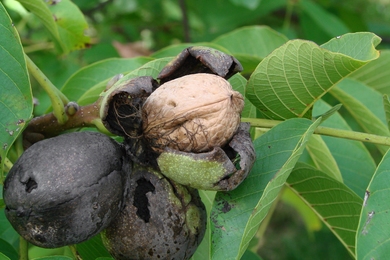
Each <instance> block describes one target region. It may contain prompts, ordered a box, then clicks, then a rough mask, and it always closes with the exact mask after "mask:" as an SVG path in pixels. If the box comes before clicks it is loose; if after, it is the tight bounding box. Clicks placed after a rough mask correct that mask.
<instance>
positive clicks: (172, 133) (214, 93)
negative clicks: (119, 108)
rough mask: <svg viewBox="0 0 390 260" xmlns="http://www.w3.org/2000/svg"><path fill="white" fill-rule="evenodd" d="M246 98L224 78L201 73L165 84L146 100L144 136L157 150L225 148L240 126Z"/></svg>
mask: <svg viewBox="0 0 390 260" xmlns="http://www.w3.org/2000/svg"><path fill="white" fill-rule="evenodd" d="M243 107H244V98H243V96H242V95H241V94H240V93H239V92H237V91H234V90H233V89H232V86H231V85H230V83H229V82H228V81H227V80H225V79H224V78H222V77H219V76H216V75H213V74H206V73H198V74H191V75H187V76H183V77H180V78H177V79H174V80H171V81H168V82H167V83H165V84H163V85H161V86H160V87H159V88H158V89H157V90H156V91H154V92H153V93H152V94H151V95H150V96H149V97H148V98H147V100H146V102H145V104H144V106H143V109H142V110H143V111H142V113H143V114H142V119H143V130H144V136H145V138H146V139H147V140H148V141H149V143H150V144H151V146H152V147H153V149H154V150H156V151H158V152H161V151H163V150H164V148H165V147H167V146H168V147H170V148H173V149H177V150H180V151H184V152H205V151H210V150H211V149H212V148H213V147H216V146H223V145H225V144H226V143H227V142H228V141H229V140H230V139H231V138H232V136H233V134H234V133H235V132H236V130H237V128H238V126H239V124H240V113H241V111H242V109H243Z"/></svg>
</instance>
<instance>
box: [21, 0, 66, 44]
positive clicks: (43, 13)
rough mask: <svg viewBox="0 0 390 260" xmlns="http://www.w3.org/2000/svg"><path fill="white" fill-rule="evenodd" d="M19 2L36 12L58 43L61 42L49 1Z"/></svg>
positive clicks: (23, 0)
mask: <svg viewBox="0 0 390 260" xmlns="http://www.w3.org/2000/svg"><path fill="white" fill-rule="evenodd" d="M18 2H20V3H21V4H22V5H23V6H24V7H25V8H26V9H27V10H29V11H30V12H32V13H33V14H35V15H36V16H37V17H38V18H39V19H40V20H41V22H42V23H43V25H44V26H45V27H46V29H47V30H48V31H49V32H50V33H51V35H52V36H53V38H54V40H55V41H57V42H58V43H60V42H61V38H60V34H59V33H58V28H57V24H56V22H55V21H54V17H53V14H52V13H51V11H50V9H49V7H48V5H47V3H45V2H44V1H42V0H18ZM46 2H47V1H46Z"/></svg>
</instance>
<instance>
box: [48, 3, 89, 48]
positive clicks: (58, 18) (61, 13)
mask: <svg viewBox="0 0 390 260" xmlns="http://www.w3.org/2000/svg"><path fill="white" fill-rule="evenodd" d="M49 9H50V11H51V12H52V14H53V17H54V21H55V22H56V25H57V30H58V33H59V35H60V42H56V45H57V46H60V48H61V50H62V52H63V53H65V54H66V53H68V52H70V51H73V50H79V49H84V48H86V47H88V46H89V45H90V42H91V39H90V38H89V37H88V36H86V34H85V32H86V31H87V30H88V23H87V21H86V20H85V18H84V15H83V13H82V12H81V11H80V9H79V8H78V7H77V5H75V4H74V3H73V2H72V1H70V0H61V1H56V2H54V1H53V2H52V4H51V5H49Z"/></svg>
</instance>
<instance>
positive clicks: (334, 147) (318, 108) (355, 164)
mask: <svg viewBox="0 0 390 260" xmlns="http://www.w3.org/2000/svg"><path fill="white" fill-rule="evenodd" d="M329 109H331V106H330V105H329V104H327V103H325V102H324V101H322V100H319V101H318V102H317V103H316V104H315V106H314V110H313V114H314V115H321V114H323V113H325V112H326V111H329ZM322 126H326V127H331V128H335V129H343V130H351V128H350V127H349V126H348V124H347V123H346V122H345V120H344V119H343V117H342V116H341V115H340V114H339V113H338V112H337V113H335V114H333V115H332V116H331V117H329V118H328V119H327V120H325V121H324V122H323V123H322ZM322 138H323V140H324V141H325V143H326V145H327V146H328V148H329V151H330V153H331V154H332V156H333V157H334V159H335V160H336V162H337V165H338V168H339V169H340V172H341V174H342V177H343V180H344V184H346V185H347V186H348V187H349V188H350V189H352V190H353V191H354V192H356V194H358V195H359V196H360V197H361V198H363V196H364V192H365V190H366V187H367V185H368V183H369V181H370V179H371V176H372V174H373V173H374V171H375V168H376V164H375V162H374V159H373V158H372V157H371V155H370V153H369V151H368V150H367V148H366V147H365V146H364V145H363V144H362V143H361V142H358V141H352V140H347V139H343V138H335V137H328V136H322Z"/></svg>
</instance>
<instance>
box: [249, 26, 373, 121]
mask: <svg viewBox="0 0 390 260" xmlns="http://www.w3.org/2000/svg"><path fill="white" fill-rule="evenodd" d="M369 35H370V37H367V33H355V34H346V35H344V36H343V37H342V40H343V41H345V42H347V43H349V44H348V46H349V48H354V49H356V50H355V51H353V52H352V51H348V54H353V53H355V54H358V53H361V52H362V53H364V55H362V54H359V55H356V57H354V56H348V54H345V53H342V52H332V51H329V50H327V49H325V48H322V47H320V46H318V45H316V44H314V43H313V42H309V41H303V40H292V41H289V42H287V43H286V44H284V45H283V46H281V47H280V48H278V49H276V50H275V51H273V52H272V53H271V54H270V55H268V56H267V57H266V58H265V59H263V61H262V62H261V63H260V64H259V66H257V68H256V70H255V71H254V72H253V74H252V75H251V77H250V79H249V81H248V86H247V93H246V96H247V98H248V99H249V100H250V101H251V102H252V104H253V105H254V106H256V107H257V108H258V109H259V110H260V111H261V112H262V113H263V114H264V116H266V117H268V118H273V119H287V118H294V117H307V118H311V109H312V106H313V104H314V103H315V102H316V101H317V100H319V99H320V98H321V97H322V96H323V95H324V94H325V93H326V92H328V91H329V89H330V88H332V87H333V86H334V85H335V84H336V83H337V82H338V81H340V80H341V79H343V78H344V77H346V76H347V75H349V74H350V73H351V72H353V71H355V70H356V69H358V68H360V67H361V66H363V65H365V64H366V63H368V62H369V61H370V60H373V59H376V58H377V57H378V55H379V54H378V53H379V52H378V51H376V50H375V45H376V44H377V43H378V37H377V36H376V35H374V34H369ZM325 46H331V47H332V46H333V44H329V45H325ZM340 51H344V49H342V48H341V49H340ZM369 54H371V56H369ZM360 57H366V59H364V60H359V58H360Z"/></svg>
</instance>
